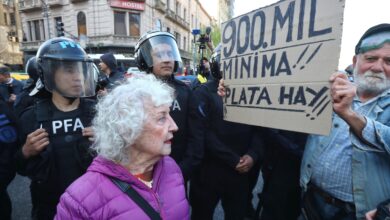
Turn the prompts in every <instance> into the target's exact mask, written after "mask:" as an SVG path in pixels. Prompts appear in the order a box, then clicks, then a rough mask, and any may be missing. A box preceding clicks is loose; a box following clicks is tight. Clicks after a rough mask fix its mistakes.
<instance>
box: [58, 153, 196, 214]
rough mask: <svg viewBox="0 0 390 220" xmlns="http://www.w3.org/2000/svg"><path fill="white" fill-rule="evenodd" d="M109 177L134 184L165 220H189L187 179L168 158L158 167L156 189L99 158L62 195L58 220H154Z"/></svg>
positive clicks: (154, 181)
mask: <svg viewBox="0 0 390 220" xmlns="http://www.w3.org/2000/svg"><path fill="white" fill-rule="evenodd" d="M108 176H110V177H115V178H118V179H120V180H122V181H124V182H127V183H129V184H131V185H132V186H133V188H134V189H135V190H136V191H137V192H138V193H139V194H140V195H141V196H142V197H143V198H144V199H145V200H147V201H148V202H149V204H150V205H151V206H152V207H153V208H154V209H155V210H156V211H158V212H159V213H160V216H161V217H162V219H164V220H182V219H189V205H188V202H187V199H186V196H185V189H184V183H183V176H182V174H181V171H180V169H179V167H178V165H177V164H176V162H175V161H174V160H173V159H172V158H170V157H168V156H166V157H163V158H162V159H161V160H160V161H159V162H158V163H157V164H156V165H155V167H154V172H153V187H152V189H150V188H149V187H147V186H146V185H144V184H143V183H142V182H141V181H139V180H138V179H137V178H136V177H134V176H133V175H131V174H130V173H129V172H128V171H127V170H126V169H125V168H124V167H122V166H120V165H118V164H116V163H114V162H112V161H109V160H106V159H104V158H102V157H97V158H95V159H94V161H93V162H92V164H91V166H89V168H88V171H87V173H85V174H84V175H83V176H81V177H80V178H78V179H77V180H76V181H75V182H73V183H72V185H70V186H69V187H68V188H67V189H66V191H65V193H64V194H62V196H61V199H60V203H59V204H58V206H57V215H56V217H55V219H66V220H68V219H112V220H119V219H126V220H128V219H137V220H143V219H150V218H149V217H148V216H147V215H146V214H145V212H144V211H143V210H142V209H141V208H139V206H138V205H137V204H136V203H134V202H133V201H132V200H131V199H130V197H129V196H128V195H127V194H125V193H124V192H122V191H121V190H120V189H119V188H118V187H117V186H116V185H115V184H114V183H113V182H112V181H111V180H110V179H109V178H108Z"/></svg>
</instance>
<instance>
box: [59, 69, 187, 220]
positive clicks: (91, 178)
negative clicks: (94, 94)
mask: <svg viewBox="0 0 390 220" xmlns="http://www.w3.org/2000/svg"><path fill="white" fill-rule="evenodd" d="M173 94H174V90H173V89H172V88H171V87H169V86H168V85H167V84H165V83H163V82H161V81H159V80H157V79H156V78H155V77H154V76H153V75H147V76H138V77H132V78H129V79H128V80H127V82H125V83H124V84H122V85H120V86H118V87H116V88H115V89H114V90H112V91H111V92H110V93H109V94H107V96H105V97H103V98H102V99H101V100H100V101H99V103H98V105H97V112H96V116H95V118H94V120H93V125H92V126H93V129H94V132H95V142H94V144H93V149H94V150H95V151H96V152H97V157H96V158H95V159H94V161H93V162H92V164H91V166H90V167H89V168H88V170H87V173H85V174H84V175H83V176H81V177H80V178H79V179H77V180H76V181H75V182H74V183H73V184H72V185H71V186H69V187H68V189H67V190H66V191H65V193H64V194H63V195H62V196H61V199H60V203H59V204H58V206H57V215H56V217H55V219H137V220H142V219H164V220H165V219H172V220H177V219H189V205H188V202H187V199H186V196H185V188H184V182H183V176H182V174H181V171H180V169H179V167H178V165H177V164H176V163H175V161H174V160H173V159H172V158H170V157H169V156H168V155H169V154H170V152H171V139H172V137H173V132H175V131H177V129H178V128H177V126H176V124H175V122H174V121H173V120H172V118H171V116H170V115H169V107H170V105H171V103H172V100H173Z"/></svg>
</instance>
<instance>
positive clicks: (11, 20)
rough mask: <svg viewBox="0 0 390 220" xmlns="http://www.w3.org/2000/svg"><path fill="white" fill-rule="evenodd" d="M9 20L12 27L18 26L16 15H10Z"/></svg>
mask: <svg viewBox="0 0 390 220" xmlns="http://www.w3.org/2000/svg"><path fill="white" fill-rule="evenodd" d="M9 20H10V22H11V25H16V21H15V13H9Z"/></svg>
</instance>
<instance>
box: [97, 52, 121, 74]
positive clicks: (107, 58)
mask: <svg viewBox="0 0 390 220" xmlns="http://www.w3.org/2000/svg"><path fill="white" fill-rule="evenodd" d="M100 59H101V60H102V61H103V63H105V64H106V65H107V66H108V68H110V70H111V71H116V68H117V65H118V63H117V61H116V59H115V56H114V54H112V53H105V54H103V55H101V56H100Z"/></svg>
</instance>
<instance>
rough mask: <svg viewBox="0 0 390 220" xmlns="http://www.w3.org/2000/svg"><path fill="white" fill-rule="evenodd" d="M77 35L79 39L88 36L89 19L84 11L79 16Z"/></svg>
mask: <svg viewBox="0 0 390 220" xmlns="http://www.w3.org/2000/svg"><path fill="white" fill-rule="evenodd" d="M77 33H78V36H79V37H80V36H81V35H85V36H87V19H86V18H85V13H84V12H82V11H80V12H79V13H78V14H77Z"/></svg>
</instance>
